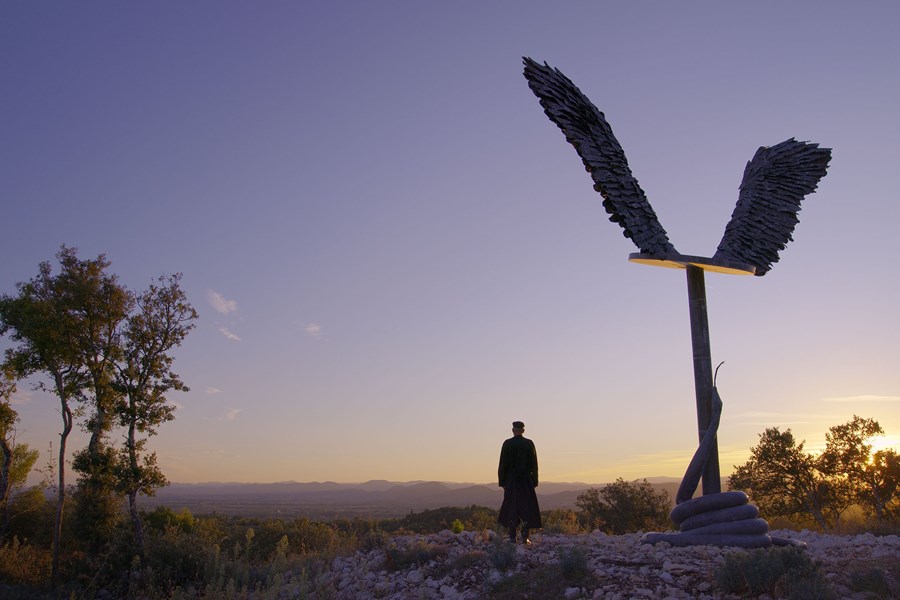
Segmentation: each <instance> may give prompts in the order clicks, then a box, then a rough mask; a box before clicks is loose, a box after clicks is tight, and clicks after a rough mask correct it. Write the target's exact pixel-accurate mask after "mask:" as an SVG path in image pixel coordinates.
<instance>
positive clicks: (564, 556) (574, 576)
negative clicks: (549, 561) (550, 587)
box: [558, 546, 588, 580]
mask: <svg viewBox="0 0 900 600" xmlns="http://www.w3.org/2000/svg"><path fill="white" fill-rule="evenodd" d="M558 552H559V568H560V569H561V570H562V576H563V578H564V579H568V580H578V579H582V578H583V577H584V576H585V575H587V573H588V566H587V552H585V550H584V548H582V547H581V546H571V547H569V548H564V547H563V548H560V549H559V551H558Z"/></svg>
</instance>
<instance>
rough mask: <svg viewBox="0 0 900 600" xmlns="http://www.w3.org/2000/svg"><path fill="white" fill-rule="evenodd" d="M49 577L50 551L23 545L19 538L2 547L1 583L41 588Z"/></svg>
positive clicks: (0, 551)
mask: <svg viewBox="0 0 900 600" xmlns="http://www.w3.org/2000/svg"><path fill="white" fill-rule="evenodd" d="M49 577H50V552H49V550H45V549H43V548H38V547H37V546H34V545H31V544H27V543H21V542H19V538H17V537H13V539H12V541H10V542H9V543H7V544H3V545H2V546H0V581H4V582H6V583H12V584H17V585H28V586H34V587H39V586H41V585H43V584H44V583H46V582H47V581H48V580H49Z"/></svg>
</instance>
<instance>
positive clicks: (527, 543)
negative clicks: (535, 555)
mask: <svg viewBox="0 0 900 600" xmlns="http://www.w3.org/2000/svg"><path fill="white" fill-rule="evenodd" d="M522 543H523V544H525V545H526V546H530V545H531V540H529V539H528V538H525V541H524V542H522Z"/></svg>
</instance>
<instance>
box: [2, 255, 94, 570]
mask: <svg viewBox="0 0 900 600" xmlns="http://www.w3.org/2000/svg"><path fill="white" fill-rule="evenodd" d="M73 254H74V250H73V249H69V248H66V247H65V246H63V247H62V249H61V250H60V251H59V253H58V254H57V257H58V258H59V260H60V262H61V263H64V261H66V262H70V261H69V258H70V257H71V256H72V255H73ZM52 270H53V269H52V266H51V265H50V263H49V262H42V263H41V264H40V265H39V266H38V275H37V277H35V278H33V279H31V280H30V281H27V282H25V283H19V284H18V285H17V288H18V292H19V293H18V295H17V296H9V295H6V294H4V295H3V296H2V297H0V334H7V335H9V337H10V338H11V340H12V341H13V342H16V343H18V346H16V347H15V348H9V349H7V350H6V354H5V360H4V367H5V368H7V369H11V370H12V371H13V372H14V373H15V375H16V377H19V378H24V377H27V376H29V375H32V374H37V373H42V374H45V375H46V376H48V377H49V379H50V382H51V383H50V384H49V385H48V384H47V383H46V382H45V381H42V380H39V381H38V382H37V384H36V387H37V389H40V390H45V391H50V392H51V393H54V394H55V395H56V396H57V398H59V403H60V415H61V417H62V422H63V424H62V431H61V432H60V434H59V438H60V443H59V456H58V465H59V468H58V482H57V503H56V514H55V519H54V525H53V559H52V563H51V578H52V579H53V581H54V582H56V581H57V578H58V575H59V554H60V533H61V529H62V519H63V506H64V505H65V496H66V481H65V460H66V441H67V439H68V437H69V434H70V433H71V431H72V426H73V424H74V419H75V417H76V416H77V414H78V411H77V410H76V409H74V408H73V407H72V402H73V401H76V400H80V399H82V398H83V392H84V389H85V388H86V386H87V385H88V378H87V375H86V373H85V370H84V368H83V361H82V356H81V355H80V353H79V352H78V349H77V343H76V336H75V335H74V334H73V333H74V331H75V329H76V327H75V324H76V322H77V320H78V314H79V307H78V306H77V303H75V302H74V298H73V294H71V293H70V292H69V290H68V286H67V283H68V282H67V281H66V279H65V278H64V277H62V275H57V276H54V275H53V274H52Z"/></svg>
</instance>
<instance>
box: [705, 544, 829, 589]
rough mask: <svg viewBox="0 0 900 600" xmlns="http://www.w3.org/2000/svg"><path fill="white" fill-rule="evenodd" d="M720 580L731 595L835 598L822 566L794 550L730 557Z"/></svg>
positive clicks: (751, 553)
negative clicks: (820, 567)
mask: <svg viewBox="0 0 900 600" xmlns="http://www.w3.org/2000/svg"><path fill="white" fill-rule="evenodd" d="M716 581H717V583H718V585H719V587H720V588H721V589H722V591H723V592H725V593H728V594H732V593H738V594H749V595H751V596H759V595H761V594H769V595H773V594H777V595H781V596H784V597H787V598H789V599H790V600H807V599H809V600H814V599H827V598H834V597H835V596H834V592H833V591H832V590H831V588H830V586H829V585H828V583H827V581H825V578H824V576H823V574H822V572H821V570H820V569H819V567H818V565H816V564H815V563H814V562H813V561H812V559H810V558H809V556H807V555H806V553H805V552H804V551H803V550H802V549H800V548H793V547H787V548H761V549H758V550H753V551H751V552H736V553H734V554H729V555H728V556H726V557H725V562H724V564H723V565H722V567H721V569H720V570H719V572H718V574H717V576H716Z"/></svg>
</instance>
